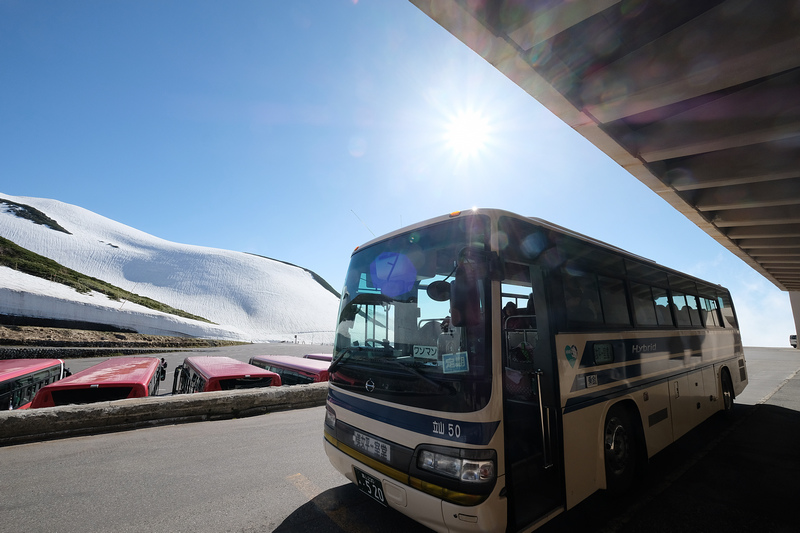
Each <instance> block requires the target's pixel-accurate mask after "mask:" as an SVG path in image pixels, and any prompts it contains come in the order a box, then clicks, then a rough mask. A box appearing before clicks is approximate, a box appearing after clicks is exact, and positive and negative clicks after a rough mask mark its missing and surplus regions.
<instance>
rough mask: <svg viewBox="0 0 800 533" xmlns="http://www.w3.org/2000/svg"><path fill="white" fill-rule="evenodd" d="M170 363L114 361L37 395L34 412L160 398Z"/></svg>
mask: <svg viewBox="0 0 800 533" xmlns="http://www.w3.org/2000/svg"><path fill="white" fill-rule="evenodd" d="M166 368H167V363H166V361H164V359H163V358H161V359H158V358H157V357H112V358H111V359H106V360H105V361H103V362H102V363H98V364H96V365H94V366H92V367H89V368H87V369H86V370H81V371H80V372H76V373H75V374H73V375H71V376H70V377H68V378H64V379H62V380H60V381H56V382H55V383H51V384H50V385H47V386H46V387H42V389H41V390H40V391H39V392H37V393H36V396H35V397H34V398H33V402H32V403H31V408H32V409H34V408H38V407H54V406H56V405H69V404H86V403H94V402H107V401H112V400H122V399H124V398H143V397H145V396H154V395H156V394H158V385H159V383H160V382H162V381H164V378H165V377H166V375H167V372H166Z"/></svg>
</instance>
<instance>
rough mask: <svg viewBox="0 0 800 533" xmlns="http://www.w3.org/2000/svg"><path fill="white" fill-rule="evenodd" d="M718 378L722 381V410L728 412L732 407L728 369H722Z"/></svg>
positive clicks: (731, 390)
mask: <svg viewBox="0 0 800 533" xmlns="http://www.w3.org/2000/svg"><path fill="white" fill-rule="evenodd" d="M720 380H721V382H722V410H723V411H725V413H728V414H730V412H731V410H732V409H733V395H734V393H733V381H731V375H730V374H729V373H728V369H726V368H725V369H723V370H722V375H721V376H720Z"/></svg>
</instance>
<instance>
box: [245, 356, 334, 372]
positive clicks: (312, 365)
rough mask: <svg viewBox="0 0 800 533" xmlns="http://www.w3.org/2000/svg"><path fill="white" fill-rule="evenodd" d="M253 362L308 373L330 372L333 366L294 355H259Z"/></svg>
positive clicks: (326, 362)
mask: <svg viewBox="0 0 800 533" xmlns="http://www.w3.org/2000/svg"><path fill="white" fill-rule="evenodd" d="M252 360H253V361H262V362H264V363H274V364H276V365H279V366H280V365H284V366H288V367H291V368H295V369H297V370H304V371H306V372H320V371H323V370H324V371H326V372H327V371H328V368H329V367H330V366H331V364H330V362H329V361H320V360H318V359H308V358H305V357H295V356H293V355H257V356H256V357H253V358H252Z"/></svg>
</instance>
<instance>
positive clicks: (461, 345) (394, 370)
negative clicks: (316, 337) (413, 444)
mask: <svg viewBox="0 0 800 533" xmlns="http://www.w3.org/2000/svg"><path fill="white" fill-rule="evenodd" d="M487 236H488V219H487V218H486V217H484V216H477V215H474V216H467V217H459V218H456V219H452V220H449V221H446V222H444V223H441V224H438V225H435V226H430V227H426V228H422V229H419V230H416V231H413V230H412V231H410V232H408V233H404V234H401V235H399V236H396V237H393V238H390V239H387V240H385V241H382V242H379V243H376V244H372V245H369V246H366V247H364V248H363V249H360V250H358V251H356V252H355V253H354V254H353V257H352V259H351V262H350V268H349V269H348V273H347V277H346V280H345V286H344V289H343V291H342V300H341V305H340V310H339V322H338V326H337V331H336V341H335V346H334V352H333V362H332V363H331V368H330V371H331V375H330V378H331V382H332V383H334V384H335V385H337V386H339V387H341V388H342V389H345V390H348V391H351V392H354V393H357V394H362V395H367V396H370V397H373V398H378V399H383V400H386V401H391V402H395V403H400V404H404V405H409V406H414V407H425V408H429V409H434V410H440V411H450V412H469V411H475V410H478V409H481V408H482V407H484V406H485V405H486V404H487V402H488V400H489V396H490V392H491V367H490V356H489V354H487V347H488V345H489V341H488V331H487V321H486V314H485V312H484V310H485V303H486V301H487V299H488V290H489V283H486V281H487V279H488V271H489V268H488V267H487V264H488V260H487V259H486V258H487V257H488V254H487V253H486V252H485V250H486V249H487V247H486V244H487V241H488V238H487Z"/></svg>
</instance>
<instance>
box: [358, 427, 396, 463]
mask: <svg viewBox="0 0 800 533" xmlns="http://www.w3.org/2000/svg"><path fill="white" fill-rule="evenodd" d="M353 445H354V446H355V447H356V448H358V449H359V450H363V451H365V452H367V453H368V454H370V455H371V456H373V457H377V458H378V459H383V460H384V461H387V462H388V461H391V459H392V447H391V446H389V445H388V444H386V443H385V442H382V441H379V440H378V439H373V438H372V437H368V436H367V435H364V434H363V433H359V432H358V431H354V432H353Z"/></svg>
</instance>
